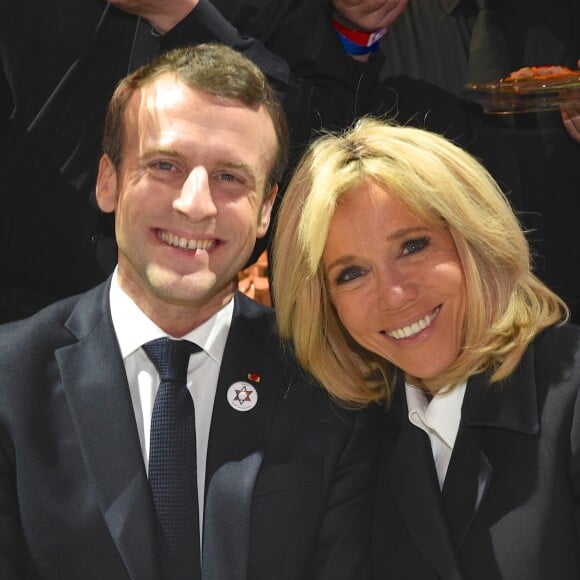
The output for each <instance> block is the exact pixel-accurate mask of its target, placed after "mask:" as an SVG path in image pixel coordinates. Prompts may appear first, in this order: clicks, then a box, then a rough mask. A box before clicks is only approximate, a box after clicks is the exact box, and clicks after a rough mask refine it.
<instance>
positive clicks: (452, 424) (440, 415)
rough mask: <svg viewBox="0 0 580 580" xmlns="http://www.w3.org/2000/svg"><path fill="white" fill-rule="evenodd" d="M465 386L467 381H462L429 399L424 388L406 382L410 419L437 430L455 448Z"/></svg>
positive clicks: (419, 425)
mask: <svg viewBox="0 0 580 580" xmlns="http://www.w3.org/2000/svg"><path fill="white" fill-rule="evenodd" d="M465 387H466V383H462V384H460V385H457V386H456V387H455V388H454V389H451V390H445V389H443V390H442V392H439V393H437V394H436V395H435V396H434V397H433V399H431V401H428V400H427V396H426V394H425V391H423V389H419V388H417V387H413V386H412V385H409V384H408V383H405V393H406V395H407V405H408V408H409V421H410V422H411V423H413V425H415V426H417V427H420V428H421V429H425V428H427V429H426V430H429V429H430V430H432V431H434V432H436V433H437V435H438V436H439V438H440V439H441V440H442V441H444V442H445V444H446V445H447V446H448V447H449V448H450V449H453V446H454V445H455V439H456V438H457V432H458V431H459V423H460V422H461V406H462V405H463V398H464V396H465ZM418 422H420V423H422V425H421V424H418Z"/></svg>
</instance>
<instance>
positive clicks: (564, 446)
mask: <svg viewBox="0 0 580 580" xmlns="http://www.w3.org/2000/svg"><path fill="white" fill-rule="evenodd" d="M546 194H547V195H548V194H549V192H546ZM273 295H274V303H275V305H276V310H277V317H278V324H279V328H280V331H281V333H282V335H283V336H284V337H285V338H286V339H288V340H289V341H291V342H292V343H293V345H294V348H295V350H296V353H297V355H298V358H299V360H300V362H301V363H302V364H303V365H304V366H305V367H306V369H307V370H308V371H310V372H311V373H312V374H313V375H314V376H315V377H316V378H317V379H318V380H319V381H321V382H322V384H324V385H325V387H326V388H327V389H328V391H329V392H330V393H331V394H332V395H333V396H334V397H336V398H337V399H339V400H341V401H343V402H345V403H346V404H350V405H366V404H371V403H384V407H385V414H384V428H383V431H382V438H381V449H382V472H381V475H380V479H379V484H378V490H377V498H376V506H375V523H374V530H373V531H374V542H373V543H374V545H373V548H374V566H375V574H376V578H378V579H383V578H384V579H388V580H397V579H402V578H405V579H408V580H423V579H425V580H427V579H431V578H433V579H434V578H443V579H449V580H450V579H455V580H458V579H470V580H471V579H477V580H495V579H498V580H499V579H508V578H509V579H510V580H520V579H521V580H524V579H525V580H545V579H546V578H548V577H552V578H558V580H568V579H569V580H572V579H577V578H579V577H580V531H579V521H580V402H579V401H578V393H579V389H580V329H578V328H577V327H574V326H572V325H569V324H567V323H566V320H567V318H568V308H567V306H566V304H565V303H564V302H563V301H562V300H561V299H560V298H559V297H558V296H556V295H555V294H554V293H553V292H552V291H551V290H550V289H549V288H547V287H546V286H545V285H544V284H543V283H542V282H541V281H540V280H538V278H536V276H535V275H534V274H533V272H532V269H531V266H530V253H529V248H528V244H527V242H526V239H525V235H524V233H523V232H522V229H521V227H520V224H519V222H518V220H517V218H516V216H515V215H514V213H513V211H512V209H511V207H510V205H509V203H508V201H507V200H506V198H505V197H504V195H503V194H502V192H501V190H500V188H499V187H498V185H497V184H496V182H495V181H494V180H493V179H492V177H491V176H490V175H489V174H488V172H487V171H486V170H485V169H484V168H483V167H482V166H481V165H480V164H479V163H478V162H477V161H476V160H475V159H474V158H473V157H471V156H470V155H469V154H467V153H466V152H464V151H463V150H461V149H460V148H458V147H456V146H455V145H453V144H452V143H450V142H449V141H447V140H446V139H445V138H443V137H441V136H439V135H436V134H432V133H428V132H426V131H423V130H420V129H413V128H408V127H398V126H393V125H390V124H389V123H387V122H384V121H381V120H376V119H369V118H367V119H363V120H361V121H360V122H359V123H358V124H357V125H356V126H354V127H353V128H352V129H350V130H348V131H346V132H344V133H342V134H327V135H324V136H321V137H320V138H319V139H318V140H316V141H315V142H314V143H313V144H312V145H311V146H310V148H309V149H308V151H307V152H306V154H305V155H304V157H303V159H302V161H301V163H300V164H299V166H298V168H297V170H296V173H295V175H294V176H293V178H292V181H291V183H290V184H289V187H288V190H287V192H286V194H285V196H284V200H283V203H282V206H281V210H280V214H279V217H278V226H277V232H276V235H275V239H274V251H273Z"/></svg>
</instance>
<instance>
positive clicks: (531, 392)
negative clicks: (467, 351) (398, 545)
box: [443, 346, 539, 549]
mask: <svg viewBox="0 0 580 580" xmlns="http://www.w3.org/2000/svg"><path fill="white" fill-rule="evenodd" d="M532 350H533V346H531V347H529V349H528V352H527V353H526V355H525V356H524V358H523V359H522V362H521V363H520V366H519V368H518V369H517V370H516V371H515V372H514V373H513V374H512V375H511V376H510V377H509V379H507V380H505V381H503V382H501V383H496V384H490V380H489V378H490V377H489V373H481V374H479V375H475V376H473V377H472V378H470V379H469V381H468V383H467V389H466V392H465V399H464V401H463V407H462V411H461V414H462V421H461V425H460V428H459V433H458V436H457V440H456V442H455V447H454V449H453V455H452V457H451V462H450V464H449V469H448V471H447V476H446V478H445V485H444V486H443V501H444V505H445V511H446V515H447V519H448V523H449V529H450V532H451V536H452V539H453V542H454V544H455V545H456V546H457V548H458V549H459V548H460V546H461V544H462V543H463V541H464V540H465V537H466V535H467V533H468V531H469V528H470V526H471V525H472V523H473V521H474V520H475V518H476V517H477V515H478V513H479V511H480V509H481V507H482V505H483V503H484V501H485V496H486V494H487V491H488V489H489V486H490V484H491V482H492V478H493V472H494V468H493V453H491V452H492V449H490V448H489V445H488V444H487V435H488V433H489V432H490V431H489V429H490V428H491V429H492V430H497V429H507V430H509V431H513V432H519V433H525V434H534V433H537V432H538V430H539V418H538V407H537V400H536V395H535V393H536V389H535V376H534V369H533V364H532V360H533V357H532V356H531V354H530V353H531V352H532ZM490 453H491V454H490ZM509 492H510V490H509V489H505V490H504V494H505V495H506V498H507V494H508V493H509ZM512 493H513V496H514V497H517V494H518V490H512Z"/></svg>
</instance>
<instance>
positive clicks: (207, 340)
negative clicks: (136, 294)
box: [109, 269, 234, 364]
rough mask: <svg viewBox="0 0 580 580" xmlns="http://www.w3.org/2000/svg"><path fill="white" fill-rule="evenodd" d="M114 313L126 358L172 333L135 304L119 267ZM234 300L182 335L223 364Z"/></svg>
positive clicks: (112, 298) (114, 286)
mask: <svg viewBox="0 0 580 580" xmlns="http://www.w3.org/2000/svg"><path fill="white" fill-rule="evenodd" d="M109 300H110V304H111V317H112V319H113V327H114V328H115V333H116V335H117V341H118V343H119V348H120V350H121V356H122V357H123V360H125V359H126V358H127V357H128V356H130V355H131V354H133V353H134V352H135V351H137V350H138V349H139V348H141V346H142V345H143V344H145V343H146V342H149V341H150V340H155V339H157V338H162V337H166V336H168V335H167V333H166V332H165V331H164V330H162V329H161V328H159V326H157V325H156V324H155V323H154V322H153V321H152V320H151V319H150V318H149V317H147V316H146V315H145V313H144V312H143V311H142V310H141V309H140V308H139V307H138V306H137V304H135V302H134V301H133V299H132V298H131V297H130V296H129V295H128V294H127V293H126V292H125V291H124V290H123V289H122V288H121V286H120V285H119V280H118V276H117V269H115V272H114V273H113V277H112V280H111V289H110V291H109ZM233 311H234V301H233V300H230V301H229V302H228V303H227V304H226V305H225V306H224V307H223V308H221V309H220V310H219V311H218V312H216V313H215V314H214V315H213V316H212V317H211V318H209V319H208V320H206V321H205V322H204V323H203V324H201V325H200V326H198V327H197V328H194V329H193V330H192V331H191V332H189V333H187V334H186V335H185V336H183V337H181V338H183V339H185V340H190V341H191V342H195V344H197V345H198V346H200V347H201V348H203V350H204V351H205V352H206V353H207V354H208V355H209V356H210V357H211V358H212V359H213V360H214V361H215V362H217V363H218V364H221V361H222V358H223V354H224V350H225V346H226V341H227V338H228V333H229V330H230V326H231V323H232V316H233Z"/></svg>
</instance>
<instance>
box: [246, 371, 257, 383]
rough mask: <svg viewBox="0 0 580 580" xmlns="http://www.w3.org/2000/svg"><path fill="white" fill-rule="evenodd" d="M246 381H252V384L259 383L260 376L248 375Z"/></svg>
mask: <svg viewBox="0 0 580 580" xmlns="http://www.w3.org/2000/svg"><path fill="white" fill-rule="evenodd" d="M248 381H253V382H254V383H259V382H260V375H259V374H257V373H248Z"/></svg>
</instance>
